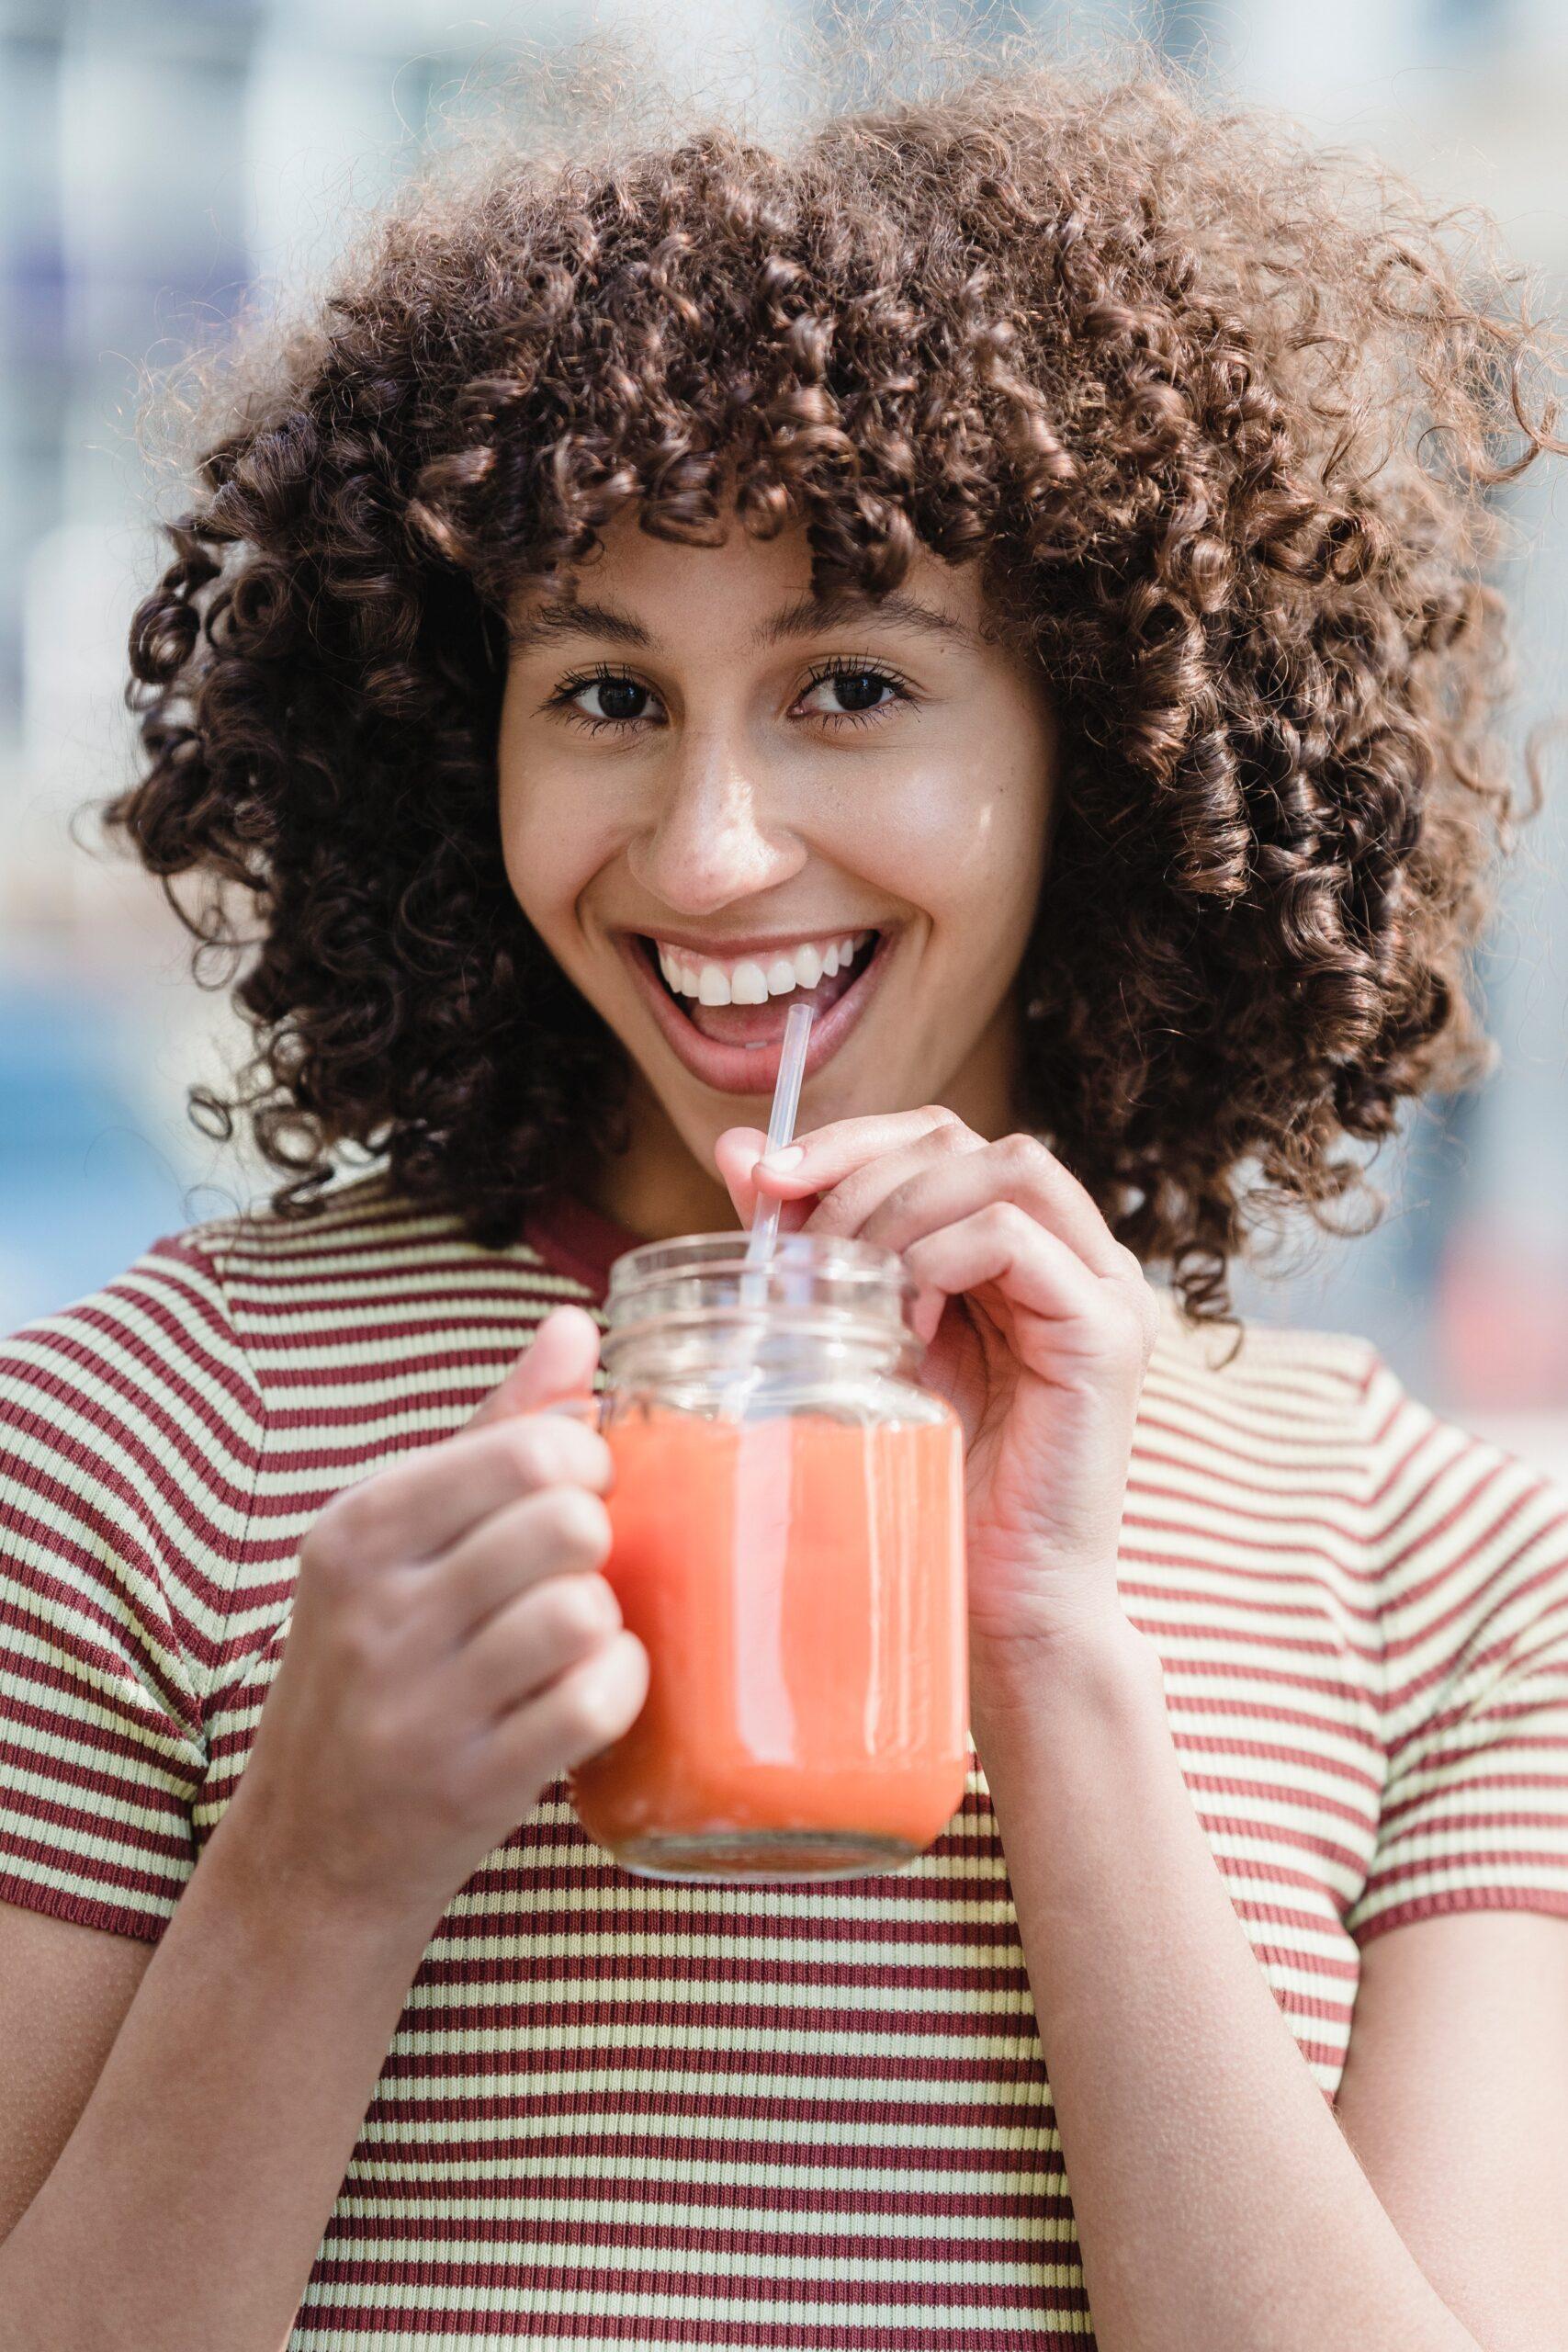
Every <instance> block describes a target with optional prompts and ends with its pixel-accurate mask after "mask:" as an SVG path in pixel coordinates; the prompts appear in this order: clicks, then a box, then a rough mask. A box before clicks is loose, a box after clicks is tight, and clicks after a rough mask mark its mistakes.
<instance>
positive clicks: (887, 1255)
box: [605, 1227, 917, 1306]
mask: <svg viewBox="0 0 1568 2352" xmlns="http://www.w3.org/2000/svg"><path fill="white" fill-rule="evenodd" d="M746 1241H747V1237H746V1234H745V1232H744V1231H743V1230H741V1229H740V1228H739V1227H736V1228H735V1229H734V1230H732V1231H730V1232H728V1233H682V1234H680V1235H677V1236H676V1237H675V1238H673V1239H671V1240H668V1241H641V1242H638V1244H637V1247H636V1249H634V1250H623V1251H622V1252H621V1255H620V1256H619V1257H618V1258H616V1259H615V1261H613V1262H612V1264H611V1267H610V1278H609V1284H608V1288H607V1291H606V1294H605V1304H606V1306H608V1305H609V1304H610V1302H611V1301H612V1300H622V1299H625V1298H626V1297H629V1296H630V1295H632V1293H634V1292H635V1291H637V1290H640V1289H642V1288H643V1287H645V1285H647V1284H649V1283H662V1282H668V1281H670V1280H671V1279H673V1278H676V1277H679V1276H682V1275H685V1276H690V1275H694V1274H739V1273H741V1272H744V1271H745V1270H746V1267H747V1262H748V1261H747V1257H746ZM771 1262H772V1264H773V1266H775V1267H776V1268H777V1269H778V1270H779V1272H785V1273H812V1274H817V1275H822V1274H826V1275H829V1276H830V1277H831V1278H832V1281H833V1284H834V1287H835V1289H838V1288H839V1287H840V1285H842V1286H843V1287H845V1288H847V1289H854V1288H859V1287H862V1286H864V1287H867V1288H870V1287H872V1286H876V1287H880V1288H883V1289H886V1287H887V1285H888V1284H889V1283H892V1284H894V1285H896V1287H897V1294H898V1295H899V1296H900V1298H903V1297H908V1296H912V1295H913V1294H914V1292H915V1290H916V1288H917V1284H916V1283H915V1280H914V1277H913V1275H912V1274H911V1273H910V1272H909V1271H908V1267H907V1266H906V1265H905V1263H904V1261H903V1259H902V1258H901V1257H900V1256H899V1254H898V1252H897V1250H889V1249H887V1248H886V1247H885V1246H884V1245H883V1243H881V1242H879V1241H861V1240H857V1239H854V1238H851V1237H850V1236H848V1235H845V1234H838V1233H781V1234H780V1235H779V1236H778V1238H777V1240H776V1242H775V1244H774V1248H773V1258H772V1261H771Z"/></svg>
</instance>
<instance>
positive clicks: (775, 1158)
mask: <svg viewBox="0 0 1568 2352" xmlns="http://www.w3.org/2000/svg"><path fill="white" fill-rule="evenodd" d="M805 1157H806V1146H805V1145H804V1144H803V1143H786V1144H782V1145H781V1146H780V1148H779V1149H778V1150H777V1151H765V1152H764V1153H763V1154H762V1157H761V1159H759V1160H758V1162H757V1166H758V1167H759V1168H765V1169H766V1170H767V1171H768V1173H769V1175H770V1176H787V1175H788V1173H789V1171H790V1170H791V1169H792V1168H798V1167H799V1165H800V1163H801V1161H802V1160H803V1159H805Z"/></svg>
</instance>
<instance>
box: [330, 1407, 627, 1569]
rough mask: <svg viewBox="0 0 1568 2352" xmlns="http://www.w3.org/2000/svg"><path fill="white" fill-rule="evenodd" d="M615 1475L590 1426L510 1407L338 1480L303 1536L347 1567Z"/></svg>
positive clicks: (418, 1550) (447, 1539)
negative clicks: (351, 1481) (369, 1474)
mask: <svg viewBox="0 0 1568 2352" xmlns="http://www.w3.org/2000/svg"><path fill="white" fill-rule="evenodd" d="M613 1476H614V1464H613V1463H612V1461H611V1456H610V1449H609V1447H608V1446H607V1445H606V1444H605V1442H604V1439H603V1438H602V1437H601V1436H600V1435H599V1433H598V1431H597V1430H592V1429H586V1428H584V1427H583V1426H582V1424H581V1422H579V1421H575V1420H572V1419H569V1418H568V1417H567V1416H566V1415H565V1414H563V1413H551V1412H538V1413H513V1414H512V1415H510V1416H509V1417H507V1418H506V1419H502V1420H498V1421H492V1422H491V1423H490V1424H489V1425H488V1426H487V1427H484V1428H481V1429H474V1428H468V1429H466V1430H461V1431H460V1432H459V1434H458V1435H457V1437H454V1438H449V1439H447V1440H446V1442H444V1443H442V1444H440V1445H433V1446H430V1447H428V1448H426V1449H425V1450H424V1451H423V1453H417V1454H415V1455H413V1456H412V1459H410V1460H408V1461H406V1462H399V1463H395V1464H393V1465H392V1467H391V1468H390V1469H389V1470H383V1471H380V1472H379V1473H378V1475H377V1476H375V1477H373V1478H367V1479H366V1480H365V1481H364V1483H363V1484H362V1485H360V1486H357V1487H347V1488H345V1489H344V1492H343V1493H342V1494H340V1495H337V1496H335V1497H334V1498H333V1500H332V1501H331V1502H330V1503H329V1504H328V1505H327V1507H326V1509H325V1510H324V1511H322V1513H321V1517H320V1519H319V1520H318V1521H316V1523H315V1525H314V1527H313V1528H312V1529H311V1530H310V1539H309V1540H310V1544H311V1546H312V1548H313V1549H314V1550H315V1551H316V1552H317V1553H319V1554H320V1555H321V1556H323V1557H324V1558H327V1559H328V1560H331V1561H333V1562H341V1564H342V1565H343V1566H344V1567H346V1568H357V1567H378V1566H386V1565H388V1564H389V1563H391V1562H393V1561H407V1560H422V1559H428V1558H430V1557H432V1556H433V1555H434V1554H436V1553H439V1552H443V1551H445V1550H446V1548H447V1546H448V1545H450V1544H455V1543H457V1540H458V1539H459V1537H461V1536H463V1535H464V1534H465V1533H466V1532H468V1529H470V1528H472V1527H474V1526H476V1525H477V1524H478V1523H479V1522H481V1521H484V1520H486V1519H488V1518H489V1517H490V1515H491V1512H493V1511H500V1510H504V1509H505V1508H506V1507H507V1505H508V1504H511V1503H515V1502H517V1501H518V1500H519V1499H520V1498H524V1497H525V1496H530V1495H532V1494H534V1493H536V1491H537V1490H538V1489H539V1488H540V1487H563V1488H565V1489H568V1490H570V1488H573V1487H576V1488H579V1489H581V1488H584V1487H586V1488H588V1489H590V1490H591V1493H592V1494H593V1495H601V1494H604V1493H607V1492H608V1490H609V1487H610V1485H611V1481H612V1478H613ZM602 1508H603V1506H601V1509H602Z"/></svg>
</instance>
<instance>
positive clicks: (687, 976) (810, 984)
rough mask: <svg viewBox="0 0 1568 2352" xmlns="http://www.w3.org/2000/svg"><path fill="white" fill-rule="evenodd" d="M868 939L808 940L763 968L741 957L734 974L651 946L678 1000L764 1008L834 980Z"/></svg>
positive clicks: (854, 935) (865, 934)
mask: <svg viewBox="0 0 1568 2352" xmlns="http://www.w3.org/2000/svg"><path fill="white" fill-rule="evenodd" d="M871 936H872V934H871V933H870V932H869V931H856V932H849V933H846V934H845V936H844V937H843V938H842V939H836V940H829V941H828V942H827V944H825V945H819V944H818V943H817V942H816V941H808V942H807V944H805V945H804V946H801V947H797V948H796V949H795V952H794V954H793V955H784V954H780V955H777V956H774V957H773V962H772V963H771V964H769V965H768V966H767V967H765V968H764V967H763V966H762V965H761V964H760V963H758V962H757V961H756V960H755V959H754V958H753V957H751V956H745V957H743V958H742V959H741V961H740V962H739V963H738V964H737V965H736V966H735V967H734V969H733V970H726V968H725V967H724V966H723V965H721V964H712V963H707V964H699V963H697V962H695V961H693V962H687V961H686V960H685V959H684V958H683V956H682V954H681V952H680V950H679V949H677V948H673V947H665V946H663V945H662V944H660V943H659V942H657V941H656V942H655V943H654V944H655V946H656V947H657V949H658V955H659V968H660V971H661V972H662V973H663V975H664V977H665V978H666V980H667V981H668V982H669V984H670V986H671V988H672V989H674V990H675V992H676V994H677V995H678V996H689V997H695V998H696V999H697V1001H698V1002H699V1003H700V1004H765V1003H766V1002H767V1001H768V999H769V997H771V996H788V995H789V993H790V991H791V990H792V989H797V988H800V989H814V988H815V987H816V986H817V984H818V981H819V980H820V979H822V978H824V977H825V976H826V977H828V978H834V977H836V976H837V975H838V974H839V973H840V972H841V971H842V970H843V969H844V968H845V967H846V966H847V965H849V964H851V963H852V962H853V960H854V957H855V954H856V951H857V949H859V948H861V947H863V946H864V944H865V943H866V941H867V940H868V939H869V938H870V937H871Z"/></svg>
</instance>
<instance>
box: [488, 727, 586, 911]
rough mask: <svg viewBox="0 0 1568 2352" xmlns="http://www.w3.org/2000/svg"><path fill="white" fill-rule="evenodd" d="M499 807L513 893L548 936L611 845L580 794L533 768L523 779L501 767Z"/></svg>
mask: <svg viewBox="0 0 1568 2352" xmlns="http://www.w3.org/2000/svg"><path fill="white" fill-rule="evenodd" d="M497 813H498V818H499V822H500V830H501V854H502V864H503V865H504V866H505V869H506V878H507V880H508V882H509V883H510V884H511V886H512V895H513V898H514V899H516V901H517V903H518V905H519V906H520V907H521V908H522V910H523V911H524V913H525V915H526V916H527V918H528V920H529V922H531V923H532V924H533V925H534V928H535V930H536V931H537V932H538V933H540V934H541V935H542V936H544V937H546V938H549V937H550V936H551V934H552V933H559V932H560V931H561V929H562V928H563V926H564V925H566V924H567V923H570V921H571V919H572V913H573V910H574V908H575V907H576V904H577V901H578V899H580V897H581V894H582V892H583V891H584V890H585V889H586V888H587V887H588V885H589V884H590V883H591V882H592V879H593V876H594V875H595V874H597V873H598V871H599V870H600V867H601V866H602V865H604V863H605V860H606V858H607V856H608V855H609V854H610V845H609V844H608V842H605V841H604V840H602V839H601V838H600V836H599V831H598V829H597V828H596V826H595V825H594V823H593V821H592V817H593V812H592V808H591V807H589V806H587V805H585V802H584V798H583V796H582V794H581V792H577V793H573V792H570V791H564V790H556V789H553V788H552V783H551V779H550V778H549V777H548V776H547V775H543V774H540V773H539V772H538V771H537V770H536V771H534V772H533V773H531V774H530V775H529V777H528V781H527V782H526V784H525V783H524V782H523V781H522V779H521V777H520V776H519V775H517V774H516V773H515V772H513V773H512V774H510V775H509V774H508V773H507V772H506V770H505V769H504V768H503V769H502V776H501V788H500V797H499V803H498V812H497Z"/></svg>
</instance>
